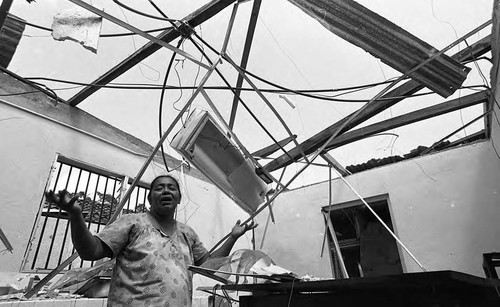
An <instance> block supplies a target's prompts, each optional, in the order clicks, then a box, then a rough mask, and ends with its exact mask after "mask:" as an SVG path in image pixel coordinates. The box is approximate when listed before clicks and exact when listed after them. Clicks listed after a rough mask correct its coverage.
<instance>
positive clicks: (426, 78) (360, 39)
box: [289, 0, 470, 97]
mask: <svg viewBox="0 0 500 307" xmlns="http://www.w3.org/2000/svg"><path fill="white" fill-rule="evenodd" d="M289 1H290V2H291V3H293V4H294V5H296V6H297V7H299V8H300V9H302V10H303V11H304V12H306V13H307V14H308V15H310V16H311V17H313V18H315V19H316V20H317V21H318V22H320V23H321V24H322V25H323V26H324V27H326V28H327V29H328V30H330V31H331V32H333V33H335V34H337V35H338V36H340V37H342V38H343V39H345V40H347V41H349V42H350V43H352V44H354V45H356V46H358V47H360V48H363V49H364V50H365V51H367V52H369V53H371V54H372V55H373V56H375V57H377V58H379V59H381V60H382V62H384V63H386V64H387V65H389V66H391V67H392V68H394V69H396V70H398V71H400V72H402V73H405V72H407V71H409V70H410V69H412V68H413V67H415V66H417V65H418V64H420V63H422V62H423V61H425V60H426V59H428V58H429V57H430V56H432V55H433V54H435V53H437V52H438V50H437V49H436V48H434V47H432V46H431V45H429V44H427V43H426V42H424V41H422V40H420V39H419V38H417V37H416V36H414V35H412V34H411V33H409V32H407V31H406V30H404V29H402V28H401V27H399V26H397V25H395V24H394V23H392V22H390V21H389V20H387V19H385V18H383V17H382V16H380V15H378V14H376V13H374V12H372V11H370V10H368V9H367V8H365V7H364V6H362V5H360V4H359V3H357V2H355V1H352V0H289ZM469 71H470V69H469V68H467V67H465V66H463V65H461V64H460V63H458V62H457V61H455V60H453V59H452V58H450V57H448V56H446V55H442V56H439V57H437V58H436V59H435V60H433V61H431V62H430V63H428V64H427V65H425V66H423V67H422V68H420V69H418V70H417V71H416V72H415V73H413V74H411V75H410V76H411V77H412V78H413V79H415V80H417V81H419V82H420V83H422V84H423V85H425V86H426V87H428V88H430V89H432V90H433V91H435V92H436V93H438V94H439V95H441V96H443V97H448V96H450V95H451V94H453V93H454V92H455V91H456V90H457V89H458V88H460V86H461V85H462V83H463V82H464V80H465V78H466V77H467V74H468V72H469Z"/></svg>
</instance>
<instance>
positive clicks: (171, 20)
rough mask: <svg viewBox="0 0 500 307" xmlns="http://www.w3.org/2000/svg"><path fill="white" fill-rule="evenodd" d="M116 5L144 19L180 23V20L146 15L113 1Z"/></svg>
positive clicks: (115, 0) (116, 0)
mask: <svg viewBox="0 0 500 307" xmlns="http://www.w3.org/2000/svg"><path fill="white" fill-rule="evenodd" d="M113 2H114V3H116V4H118V5H119V6H121V7H123V8H124V9H126V10H129V11H131V12H132V13H135V14H137V15H141V16H144V17H148V18H151V19H157V20H163V21H169V22H175V21H178V20H175V19H169V18H164V17H157V16H154V15H150V14H146V13H144V12H141V11H138V10H136V9H133V8H131V7H130V6H127V5H125V4H123V3H121V2H120V1H118V0H113Z"/></svg>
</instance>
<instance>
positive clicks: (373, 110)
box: [264, 36, 491, 172]
mask: <svg viewBox="0 0 500 307" xmlns="http://www.w3.org/2000/svg"><path fill="white" fill-rule="evenodd" d="M490 40H491V37H490V36H488V37H485V38H484V39H482V40H480V41H478V42H476V43H475V44H472V45H471V46H470V47H468V48H465V49H463V50H462V51H460V52H458V53H456V54H455V55H453V56H452V57H453V58H454V59H456V60H457V61H460V62H462V61H469V60H470V59H475V58H477V57H479V56H481V55H483V54H485V53H486V52H488V51H490V50H491V44H490V43H489V42H490ZM423 88H424V86H423V85H422V84H420V83H419V82H417V81H415V80H410V81H408V82H406V83H404V84H402V85H400V86H399V87H397V88H395V89H393V90H391V91H390V92H388V93H386V94H385V95H383V96H382V97H381V99H379V100H375V101H372V103H371V104H369V105H366V107H365V108H364V110H362V111H361V112H359V113H358V114H357V115H356V117H354V118H352V119H351V117H352V115H353V114H354V113H352V114H350V115H348V116H346V117H344V118H343V119H341V120H339V121H338V122H336V123H334V124H333V125H331V126H329V127H327V128H326V129H324V130H323V131H321V132H319V133H317V134H316V135H314V136H312V137H311V138H309V139H307V140H305V141H304V142H302V143H301V144H300V145H299V146H297V147H295V148H293V149H292V150H290V151H289V152H288V154H283V155H281V156H279V157H278V158H276V159H274V160H273V161H271V162H270V163H268V164H267V165H265V166H264V169H265V170H266V171H268V172H272V171H274V170H277V169H279V168H282V167H284V166H286V165H289V164H291V163H292V162H293V161H296V160H297V159H300V158H301V157H302V152H304V153H305V154H306V155H309V154H312V153H313V152H314V151H316V150H317V149H318V148H320V147H321V146H322V145H323V144H324V142H326V141H327V140H328V139H329V138H330V136H331V135H332V134H333V133H334V132H336V131H337V129H339V128H340V127H342V126H343V125H344V124H345V123H346V122H347V121H349V120H350V122H349V124H348V125H346V126H345V127H344V128H343V129H342V130H340V132H339V135H341V134H342V133H345V132H346V131H348V130H350V129H352V128H354V127H356V126H358V125H359V124H361V123H363V122H365V121H366V120H368V119H370V118H372V117H373V116H375V115H377V114H379V113H380V112H382V111H384V110H386V109H387V108H389V107H391V106H393V105H395V104H396V103H398V102H400V101H402V100H403V99H404V98H405V96H408V95H412V94H415V93H416V92H418V91H420V90H421V89H423ZM391 97H398V98H391Z"/></svg>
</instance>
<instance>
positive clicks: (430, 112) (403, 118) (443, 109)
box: [325, 90, 489, 150]
mask: <svg viewBox="0 0 500 307" xmlns="http://www.w3.org/2000/svg"><path fill="white" fill-rule="evenodd" d="M488 99H489V94H488V91H486V90H485V91H481V92H478V93H474V94H471V95H468V96H464V97H461V98H457V99H453V100H450V101H446V102H443V103H440V104H437V105H434V106H431V107H427V108H424V109H420V110H417V111H414V112H410V113H407V114H403V115H400V116H397V117H394V118H391V119H388V120H384V121H381V122H378V123H375V124H372V125H369V126H366V127H363V128H359V129H356V130H353V131H349V132H346V133H344V134H342V135H339V136H338V137H336V138H334V139H333V140H332V141H331V142H330V143H329V144H328V145H327V146H326V148H325V150H332V149H334V148H337V147H340V146H343V145H346V144H349V143H352V142H355V141H359V140H362V139H364V138H367V137H369V136H372V135H374V134H377V133H381V132H384V131H387V130H391V129H395V128H398V127H401V126H405V125H409V124H413V123H415V122H419V121H422V120H425V119H429V118H432V117H436V116H439V115H443V114H446V113H450V112H453V111H457V110H461V109H464V108H468V107H471V106H474V105H477V104H480V103H484V102H486V101H487V100H488Z"/></svg>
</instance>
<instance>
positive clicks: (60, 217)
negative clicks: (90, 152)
mask: <svg viewBox="0 0 500 307" xmlns="http://www.w3.org/2000/svg"><path fill="white" fill-rule="evenodd" d="M50 173H51V174H50V176H49V181H48V183H47V190H53V191H56V192H57V191H59V190H63V189H66V190H67V191H68V192H69V193H70V195H71V196H73V195H75V194H79V195H80V196H79V200H80V205H81V206H82V213H83V216H84V219H85V222H86V223H87V227H88V229H89V230H90V231H91V232H92V233H93V234H95V233H98V232H99V231H100V230H101V229H103V228H104V226H105V225H106V224H107V223H108V221H109V219H110V218H111V216H112V215H113V213H114V212H115V210H116V207H117V205H118V203H119V202H120V196H121V195H122V194H123V193H121V191H122V186H123V182H124V181H125V180H126V179H128V177H125V176H122V175H117V174H113V173H111V172H109V171H106V170H102V169H98V168H96V167H93V166H89V165H85V164H84V163H82V162H76V161H72V160H70V159H67V158H65V157H63V156H58V158H57V161H56V162H55V163H54V165H53V167H52V168H51V172H50ZM128 181H129V182H128V184H130V183H131V180H128ZM146 186H147V185H145V184H143V183H140V184H139V185H138V186H136V187H135V188H134V190H133V191H132V194H131V196H130V198H129V199H128V201H127V203H126V204H125V206H124V208H123V210H122V213H123V214H127V213H136V212H144V211H145V210H146V209H147V207H146V203H147V200H146V198H147V193H148V191H149V190H148V188H146ZM74 251H75V249H74V247H73V244H72V242H71V233H70V226H69V220H68V214H67V213H66V212H64V211H61V210H60V209H59V208H57V207H55V206H54V205H52V204H50V203H48V202H47V201H46V200H45V195H44V196H43V197H42V200H41V202H40V208H39V212H38V214H37V217H36V219H35V223H34V225H33V230H32V232H31V236H30V240H29V243H28V246H27V249H26V253H25V256H24V259H23V263H22V267H21V271H22V272H39V273H44V272H48V271H51V270H53V269H54V268H55V267H57V266H58V265H59V264H61V262H63V261H64V260H66V259H67V258H68V257H69V256H71V254H73V252H74ZM92 264H93V263H92V262H91V261H83V260H81V259H76V260H75V261H74V262H73V263H72V264H71V265H70V266H69V267H68V269H69V268H75V267H76V268H82V267H90V266H92Z"/></svg>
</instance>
